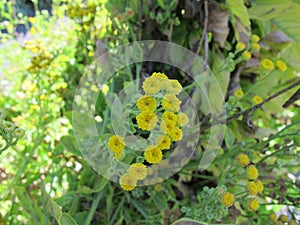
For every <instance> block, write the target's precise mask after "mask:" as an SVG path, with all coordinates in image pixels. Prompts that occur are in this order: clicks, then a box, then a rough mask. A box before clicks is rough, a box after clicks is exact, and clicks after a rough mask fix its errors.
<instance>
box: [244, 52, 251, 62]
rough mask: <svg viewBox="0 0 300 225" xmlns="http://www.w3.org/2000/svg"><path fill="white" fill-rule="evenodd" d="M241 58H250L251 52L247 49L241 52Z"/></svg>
mask: <svg viewBox="0 0 300 225" xmlns="http://www.w3.org/2000/svg"><path fill="white" fill-rule="evenodd" d="M242 58H243V59H244V60H248V59H250V58H251V53H250V52H249V51H247V50H246V51H244V52H243V54H242Z"/></svg>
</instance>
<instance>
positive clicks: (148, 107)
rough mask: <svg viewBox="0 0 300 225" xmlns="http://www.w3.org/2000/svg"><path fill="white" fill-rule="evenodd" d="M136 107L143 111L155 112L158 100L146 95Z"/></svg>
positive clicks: (139, 100) (138, 101)
mask: <svg viewBox="0 0 300 225" xmlns="http://www.w3.org/2000/svg"><path fill="white" fill-rule="evenodd" d="M136 105H137V107H138V108H139V109H140V110H141V111H154V110H155V109H156V100H155V98H153V97H152V96H147V95H144V96H142V97H140V98H139V99H138V100H137V103H136Z"/></svg>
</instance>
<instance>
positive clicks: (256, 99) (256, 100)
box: [252, 95, 263, 105]
mask: <svg viewBox="0 0 300 225" xmlns="http://www.w3.org/2000/svg"><path fill="white" fill-rule="evenodd" d="M252 100H253V102H254V103H255V104H256V105H258V104H260V103H262V102H263V99H262V97H260V96H259V95H255V96H254V97H253V98H252Z"/></svg>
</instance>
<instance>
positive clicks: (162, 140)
mask: <svg viewBox="0 0 300 225" xmlns="http://www.w3.org/2000/svg"><path fill="white" fill-rule="evenodd" d="M156 144H157V146H158V148H160V149H161V150H164V149H170V146H171V140H170V138H169V136H167V135H159V136H158V138H157V139H156Z"/></svg>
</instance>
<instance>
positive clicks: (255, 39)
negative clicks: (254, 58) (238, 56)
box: [251, 34, 260, 42]
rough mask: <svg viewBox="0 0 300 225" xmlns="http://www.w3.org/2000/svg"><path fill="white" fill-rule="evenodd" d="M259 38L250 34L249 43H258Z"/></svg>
mask: <svg viewBox="0 0 300 225" xmlns="http://www.w3.org/2000/svg"><path fill="white" fill-rule="evenodd" d="M259 40H260V38H259V37H258V36H257V35H256V34H252V36H251V41H252V42H259Z"/></svg>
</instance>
